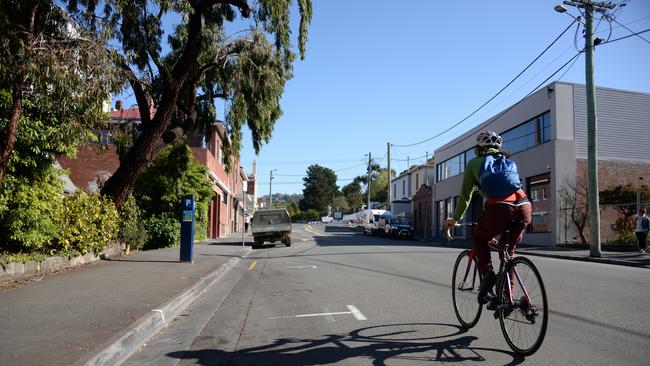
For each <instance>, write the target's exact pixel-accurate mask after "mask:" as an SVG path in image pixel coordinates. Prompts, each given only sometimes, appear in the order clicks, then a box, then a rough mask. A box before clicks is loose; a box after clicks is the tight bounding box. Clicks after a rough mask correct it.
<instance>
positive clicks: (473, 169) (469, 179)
mask: <svg viewBox="0 0 650 366" xmlns="http://www.w3.org/2000/svg"><path fill="white" fill-rule="evenodd" d="M498 152H499V150H498V149H488V150H487V151H486V155H488V154H492V153H498ZM484 159H485V156H477V157H475V158H473V159H472V160H470V161H468V162H467V165H466V166H465V175H464V176H463V185H462V186H461V189H460V197H458V204H457V206H456V210H455V211H454V216H453V217H454V219H455V220H456V221H458V220H460V219H462V218H463V215H464V214H465V210H467V206H468V205H469V203H470V202H471V201H472V195H473V193H474V187H478V186H479V177H478V175H479V171H480V170H481V166H482V165H483V160H484ZM479 194H481V195H482V196H483V197H485V194H483V192H482V191H480V190H479Z"/></svg>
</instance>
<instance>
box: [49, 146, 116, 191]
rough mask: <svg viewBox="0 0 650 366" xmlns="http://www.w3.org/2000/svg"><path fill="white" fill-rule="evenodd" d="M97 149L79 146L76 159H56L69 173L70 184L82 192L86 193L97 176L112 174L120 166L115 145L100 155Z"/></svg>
mask: <svg viewBox="0 0 650 366" xmlns="http://www.w3.org/2000/svg"><path fill="white" fill-rule="evenodd" d="M98 147H99V146H98V145H93V146H79V151H78V152H77V157H76V158H74V159H71V158H69V157H66V156H61V157H59V159H58V160H59V164H61V166H62V167H63V168H65V169H67V170H68V171H69V172H70V179H71V180H72V182H73V183H74V184H75V185H76V186H77V188H79V189H83V190H84V191H88V183H90V182H93V181H95V180H96V179H97V175H98V174H102V173H103V172H109V173H110V174H113V173H114V172H115V171H116V170H117V168H118V167H119V166H120V161H119V158H118V156H117V152H116V151H117V149H116V147H115V145H109V146H108V150H106V151H104V152H102V153H98Z"/></svg>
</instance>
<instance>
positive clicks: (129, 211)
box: [117, 195, 148, 249]
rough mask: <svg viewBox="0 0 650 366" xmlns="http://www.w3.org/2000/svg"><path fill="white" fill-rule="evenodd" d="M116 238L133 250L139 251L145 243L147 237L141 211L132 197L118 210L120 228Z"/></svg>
mask: <svg viewBox="0 0 650 366" xmlns="http://www.w3.org/2000/svg"><path fill="white" fill-rule="evenodd" d="M117 237H118V239H119V240H120V241H122V242H124V243H125V244H126V245H128V246H130V248H133V249H141V248H142V247H143V246H144V243H146V242H147V239H148V235H147V230H146V228H145V227H144V221H143V219H142V211H140V208H139V207H138V204H137V202H136V201H135V198H133V195H129V198H128V199H127V200H126V202H125V203H124V205H123V206H122V209H121V210H120V227H119V231H118V234H117Z"/></svg>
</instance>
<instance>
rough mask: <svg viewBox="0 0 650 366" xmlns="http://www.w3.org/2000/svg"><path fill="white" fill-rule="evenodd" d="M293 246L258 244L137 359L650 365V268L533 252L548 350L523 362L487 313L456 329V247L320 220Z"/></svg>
mask: <svg viewBox="0 0 650 366" xmlns="http://www.w3.org/2000/svg"><path fill="white" fill-rule="evenodd" d="M293 243H294V245H293V246H292V247H290V248H285V247H284V246H277V247H274V248H265V249H258V250H255V251H253V254H252V255H251V257H249V258H248V259H246V260H243V261H242V262H241V264H240V265H239V266H238V267H237V268H235V269H233V270H232V271H231V272H230V273H228V275H227V276H226V277H225V278H224V280H223V281H222V282H220V283H219V284H218V285H215V286H213V287H212V288H210V290H209V291H208V292H207V293H206V294H205V296H203V297H202V298H201V299H200V300H198V301H196V302H195V303H194V304H193V305H191V306H190V307H189V308H188V310H187V312H186V313H185V314H183V315H182V316H180V317H178V318H177V319H176V320H175V321H174V322H173V323H171V325H170V326H169V327H168V328H166V329H165V330H164V331H162V332H161V333H160V334H158V335H157V336H156V337H154V339H152V341H151V342H149V344H147V345H146V346H145V347H144V348H143V349H141V350H140V351H139V352H138V353H137V354H136V355H134V357H133V358H132V359H131V360H130V362H129V363H130V364H133V365H135V364H138V365H140V364H147V363H148V364H152V365H154V364H155V365H175V364H181V365H425V364H436V363H454V364H477V363H478V364H485V365H505V364H520V363H523V364H526V365H647V364H648V355H647V349H648V345H650V316H649V314H650V312H649V311H648V306H650V272H649V271H648V270H647V269H642V268H632V267H622V266H613V265H607V264H598V263H587V262H577V261H570V260H561V259H553V258H542V257H530V258H531V259H532V261H533V262H534V263H535V264H536V265H537V267H538V268H539V270H540V272H541V274H542V277H543V278H544V282H545V285H546V290H547V294H548V300H549V309H550V313H549V326H548V331H547V335H546V338H545V340H544V343H543V345H542V347H541V348H540V350H539V351H538V352H537V353H535V354H534V355H532V356H529V357H527V358H522V357H520V356H517V355H515V354H513V353H512V352H511V351H510V349H509V348H508V345H507V344H506V342H505V340H504V338H503V335H502V334H501V330H500V328H499V323H498V321H497V320H494V319H493V317H492V314H491V313H490V312H485V311H484V312H483V315H482V317H481V320H480V321H479V323H478V325H477V326H476V327H474V328H472V329H470V330H468V331H464V330H463V329H462V328H460V327H459V325H458V322H457V320H456V318H455V316H454V312H453V308H452V301H451V287H450V286H451V285H450V283H451V272H452V266H453V262H454V260H455V258H456V256H457V255H458V252H459V250H458V249H452V248H445V247H432V246H431V245H430V244H424V243H418V242H414V241H406V240H391V239H386V238H377V237H366V236H362V235H359V234H357V233H353V232H350V231H349V230H347V229H345V228H344V227H338V226H323V225H322V224H319V225H310V226H309V225H296V226H295V227H294V233H293ZM493 257H494V258H493V259H496V256H495V255H493Z"/></svg>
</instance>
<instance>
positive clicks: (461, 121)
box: [395, 19, 576, 147]
mask: <svg viewBox="0 0 650 366" xmlns="http://www.w3.org/2000/svg"><path fill="white" fill-rule="evenodd" d="M575 22H576V20H575V19H574V20H573V22H571V24H569V26H568V27H566V28H565V29H564V30H563V31H562V33H560V35H558V36H557V37H556V38H555V39H554V40H553V42H551V44H549V45H548V46H547V47H546V48H545V49H544V51H542V53H540V54H539V55H538V56H537V57H535V59H534V60H533V61H532V62H531V63H529V64H528V66H526V67H525V68H524V69H523V70H522V71H521V72H519V74H517V76H515V77H514V79H512V80H510V82H509V83H508V84H506V86H504V87H503V88H501V90H499V91H498V92H497V93H496V94H495V95H493V96H492V97H491V98H490V99H488V100H487V101H486V102H485V103H483V104H482V105H481V106H480V107H478V108H477V109H476V110H474V111H473V112H472V113H470V114H469V115H468V116H467V117H465V118H463V119H462V120H460V121H459V122H457V123H456V124H454V125H452V126H451V127H449V128H447V129H446V130H444V131H442V132H441V133H438V134H436V135H434V136H432V137H430V138H428V139H425V140H422V141H418V142H415V143H412V144H403V145H398V144H395V146H399V147H409V146H415V145H420V144H423V143H425V142H428V141H431V140H433V139H435V138H437V137H439V136H442V135H443V134H445V133H447V132H449V131H450V130H452V129H453V128H455V127H457V126H458V125H460V124H461V123H463V122H465V121H466V120H467V119H469V118H470V117H471V116H473V115H474V114H476V112H478V111H479V110H481V109H482V108H483V107H485V106H486V105H487V104H488V103H490V102H491V101H492V100H493V99H494V98H496V97H497V96H498V95H499V94H501V93H502V92H503V91H504V90H505V89H506V88H507V87H509V86H510V85H511V84H512V83H514V82H515V80H517V79H518V78H519V77H520V76H521V75H522V74H523V73H524V72H525V71H526V70H528V69H529V68H530V67H531V66H532V65H533V64H534V63H535V62H536V61H537V60H539V58H540V57H542V55H544V54H545V53H546V51H548V49H549V48H551V46H553V45H554V44H555V42H557V41H558V40H559V39H560V38H561V37H562V36H563V35H564V33H566V31H568V30H569V29H570V28H571V27H572V26H573V24H574V23H575Z"/></svg>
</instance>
